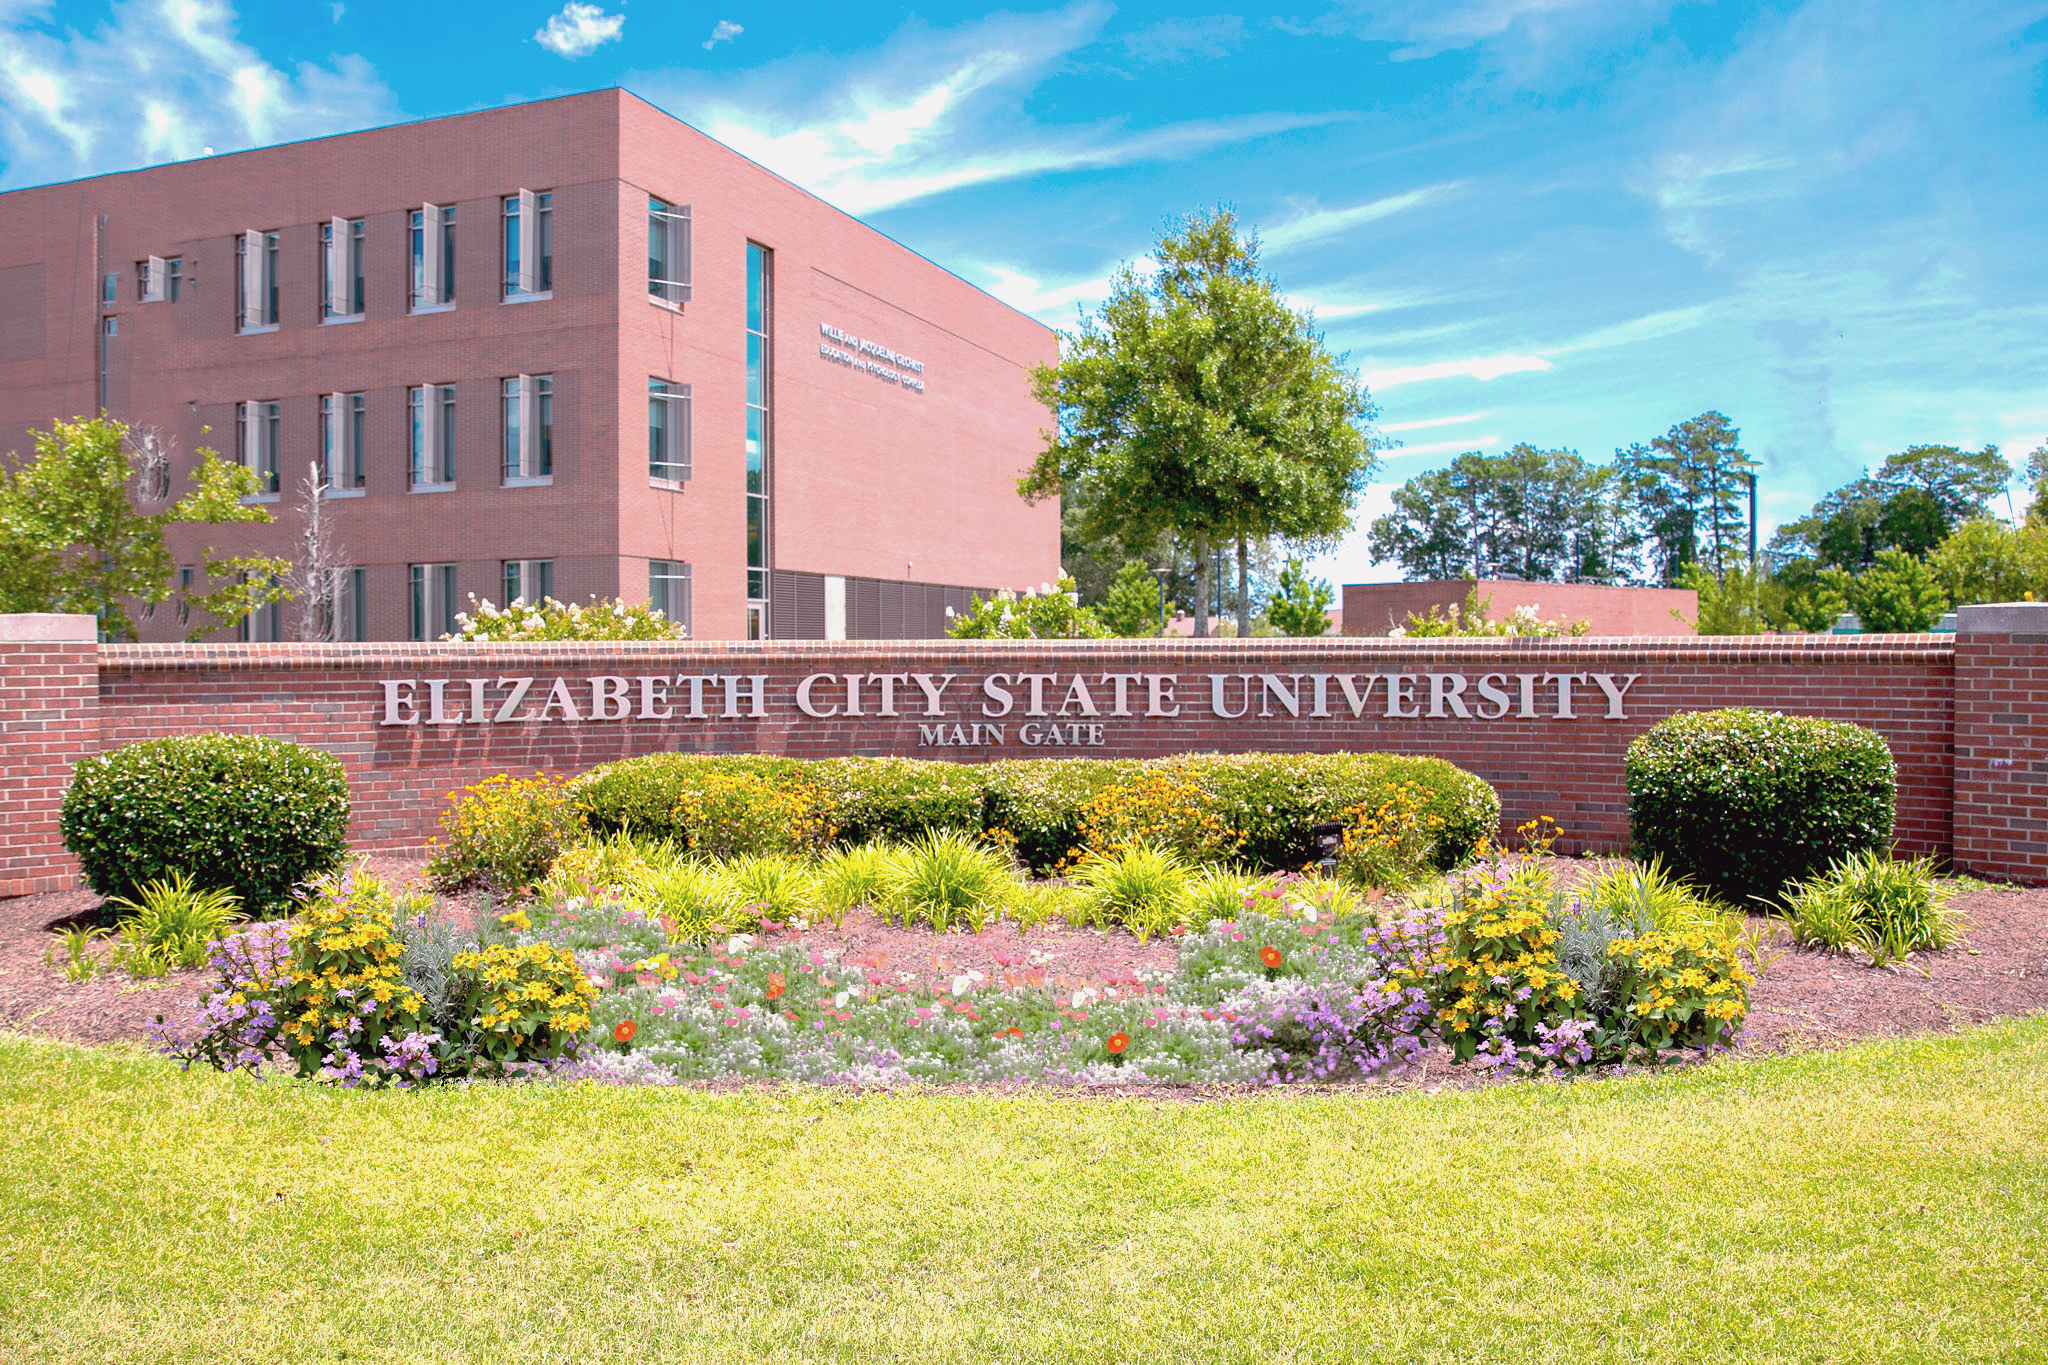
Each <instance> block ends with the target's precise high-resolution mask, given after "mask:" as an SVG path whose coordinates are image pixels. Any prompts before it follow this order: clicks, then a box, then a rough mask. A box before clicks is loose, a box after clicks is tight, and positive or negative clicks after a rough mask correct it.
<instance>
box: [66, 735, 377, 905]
mask: <svg viewBox="0 0 2048 1365" xmlns="http://www.w3.org/2000/svg"><path fill="white" fill-rule="evenodd" d="M348 818H349V797H348V778H347V776H346V775H345V774H344V773H343V771H342V767H341V764H340V762H339V761H338V760H336V759H335V758H333V757H332V756H330V755H328V754H323V753H320V752H318V751H317V750H314V749H308V748H305V747H304V746H302V745H298V744H287V743H285V742H283V741H282V740H275V739H264V738H262V737H260V736H257V735H173V736H170V737H168V738H164V739H151V740H144V741H143V742H142V743H140V744H130V745H128V746H126V747H124V748H120V749H115V750H113V751H111V752H109V753H105V754H101V755H99V756H98V757H96V758H88V759H86V760H85V761H84V762H82V763H80V764H79V765H78V767H77V769H76V770H75V771H74V772H73V774H72V779H71V788H70V790H68V791H67V792H65V794H64V805H63V809H62V812H61V814H60V816H59V828H60V829H61V830H62V832H63V836H64V846H65V847H66V848H68V849H70V850H71V852H72V853H74V854H76V855H77V857H78V861H79V865H80V867H81V869H82V870H83V871H84V873H85V880H86V884H87V885H88V886H90V887H92V889H93V890H94V891H97V892H99V893H100V894H101V895H102V896H110V897H112V896H126V897H133V896H135V895H136V894H137V893H138V892H139V891H140V890H141V888H142V886H143V884H144V883H146V882H152V881H162V880H165V879H168V878H170V877H173V876H177V875H183V876H185V877H188V878H190V879H191V880H192V882H193V884H194V885H196V886H199V887H203V888H208V889H213V890H221V891H229V892H232V893H234V896H235V898H236V899H237V900H238V901H239V902H240V903H241V906H242V908H243V909H244V910H245V911H247V912H248V913H250V914H253V915H257V916H263V915H273V914H280V913H283V912H284V911H286V910H287V909H289V907H290V906H291V904H292V900H293V897H294V894H295V892H296V889H297V888H298V887H300V886H302V885H304V884H306V883H308V882H311V881H313V880H314V879H315V878H317V877H320V876H323V875H325V874H326V873H327V872H329V871H332V870H333V869H334V867H335V866H336V865H337V864H339V863H340V862H341V859H342V855H343V854H344V853H346V852H347V851H348Z"/></svg>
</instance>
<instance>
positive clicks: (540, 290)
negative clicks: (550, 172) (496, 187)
mask: <svg viewBox="0 0 2048 1365" xmlns="http://www.w3.org/2000/svg"><path fill="white" fill-rule="evenodd" d="M554 217H555V213H554V195H552V194H536V193H534V192H533V191H532V190H521V191H519V193H517V194H508V195H506V196H505V297H506V298H508V299H514V298H529V297H532V296H533V295H536V294H547V293H551V292H552V291H553V290H554V287H555V234H554Z"/></svg>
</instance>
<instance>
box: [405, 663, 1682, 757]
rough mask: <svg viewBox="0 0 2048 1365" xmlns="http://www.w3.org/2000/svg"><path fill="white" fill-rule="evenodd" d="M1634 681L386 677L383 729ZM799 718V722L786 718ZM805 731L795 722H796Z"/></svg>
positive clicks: (1152, 705)
mask: <svg viewBox="0 0 2048 1365" xmlns="http://www.w3.org/2000/svg"><path fill="white" fill-rule="evenodd" d="M1641 676H1642V675H1641V674H1639V673H1628V674H1619V673H1480V674H1477V675H1468V674H1465V673H1451V672H1441V673H1439V672H1413V673H1411V672H1403V671H1399V670H1390V671H1385V672H1377V673H1198V674H1193V675H1188V674H1181V673H1070V674H1061V673H1055V672H1048V673H984V674H971V675H970V674H960V673H908V672H906V673H813V674H811V675H810V676H808V677H805V678H802V679H800V680H798V681H797V682H796V683H795V684H794V685H793V686H790V685H787V684H786V683H785V682H784V681H783V680H780V679H775V678H771V677H769V676H767V675H763V674H744V673H651V674H646V673H643V674H633V675H626V674H600V675H598V676H596V677H577V678H567V677H554V678H542V677H534V676H525V677H483V678H386V679H382V680H380V683H379V685H380V686H381V687H382V689H383V714H382V716H381V718H380V720H379V722H378V723H379V724H380V725H420V726H459V725H526V724H579V725H587V724H603V723H612V722H619V721H655V722H680V723H687V722H690V721H710V720H767V719H770V718H771V717H773V716H775V715H777V714H781V715H784V716H789V718H790V719H792V720H795V719H797V718H799V717H801V718H807V719H810V720H821V721H822V720H844V719H853V720H859V721H876V720H906V721H916V722H917V730H918V743H919V745H921V746H926V747H940V746H956V745H989V744H1006V743H1009V742H1010V739H1011V736H1012V734H1014V735H1015V737H1016V741H1017V742H1018V743H1020V744H1024V745H1027V746H1033V747H1036V746H1040V745H1080V746H1084V747H1095V746H1100V745H1102V744H1104V743H1105V742H1106V741H1105V739H1104V735H1105V733H1106V731H1107V726H1108V723H1109V722H1112V721H1115V720H1118V719H1151V720H1161V719H1164V720H1173V719H1176V718H1181V717H1186V718H1189V719H1200V718H1205V717H1214V718H1216V719H1220V720H1243V719H1246V718H1248V717H1257V718H1259V719H1274V720H1286V719H1293V720H1299V721H1342V720H1346V719H1349V720H1361V719H1364V718H1366V717H1368V716H1370V717H1373V718H1375V719H1379V718H1384V719H1387V720H1445V721H1449V720H1476V721H1490V720H1502V719H1517V720H1596V719H1597V720H1626V719H1628V713H1627V712H1626V710H1624V707H1623V703H1624V701H1625V700H1626V698H1627V696H1628V690H1629V688H1630V687H1631V686H1632V685H1634V683H1635V682H1636V680H1637V679H1638V678H1640V677H1641ZM791 712H794V715H790V713H791ZM799 723H800V722H799Z"/></svg>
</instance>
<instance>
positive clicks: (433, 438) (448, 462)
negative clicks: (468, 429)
mask: <svg viewBox="0 0 2048 1365" xmlns="http://www.w3.org/2000/svg"><path fill="white" fill-rule="evenodd" d="M406 404H407V411H406V415H407V417H408V418H409V419H410V422H411V431H412V459H411V462H410V464H409V465H408V472H407V475H406V484H407V486H408V487H410V488H452V487H453V486H454V484H455V386H454V385H453V384H421V385H419V386H418V387H417V388H414V389H410V390H408V391H407V393H406Z"/></svg>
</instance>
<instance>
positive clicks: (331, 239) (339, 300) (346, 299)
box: [320, 218, 363, 320]
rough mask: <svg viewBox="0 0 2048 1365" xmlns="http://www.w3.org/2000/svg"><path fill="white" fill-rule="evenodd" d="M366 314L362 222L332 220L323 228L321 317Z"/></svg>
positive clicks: (356, 219)
mask: <svg viewBox="0 0 2048 1365" xmlns="http://www.w3.org/2000/svg"><path fill="white" fill-rule="evenodd" d="M362 315H363V220H362V219H360V218H330V219H328V220H327V221H326V222H325V223H322V224H321V225H320V316H321V317H323V318H327V319H330V320H339V319H342V318H349V319H354V318H359V317H361V316H362Z"/></svg>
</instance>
